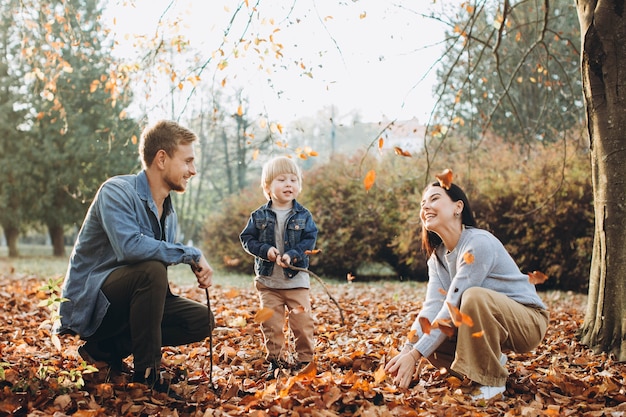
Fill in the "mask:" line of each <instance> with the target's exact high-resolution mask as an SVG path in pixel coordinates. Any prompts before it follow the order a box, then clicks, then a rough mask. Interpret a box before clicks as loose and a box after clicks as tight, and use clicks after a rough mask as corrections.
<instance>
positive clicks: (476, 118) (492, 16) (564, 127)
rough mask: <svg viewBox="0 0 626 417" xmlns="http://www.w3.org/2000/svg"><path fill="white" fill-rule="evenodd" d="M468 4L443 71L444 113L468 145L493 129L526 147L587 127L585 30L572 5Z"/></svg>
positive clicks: (533, 1)
mask: <svg viewBox="0 0 626 417" xmlns="http://www.w3.org/2000/svg"><path fill="white" fill-rule="evenodd" d="M464 5H465V7H464V8H463V9H461V10H462V12H459V13H456V14H455V15H454V16H455V17H454V19H453V20H452V21H451V22H450V26H451V28H450V30H448V32H447V37H446V39H447V41H446V53H445V54H444V55H443V56H442V65H441V66H440V67H439V69H438V71H437V74H438V78H439V80H440V83H439V87H437V91H438V93H440V94H441V95H440V97H441V106H439V108H438V113H437V114H438V115H439V116H443V117H444V118H448V120H451V121H452V125H453V126H455V127H456V128H457V130H458V131H459V132H461V133H462V134H463V135H464V136H466V137H467V138H469V139H472V140H478V141H479V140H481V139H482V138H483V137H484V136H483V135H484V133H485V132H486V131H493V132H495V133H496V135H497V136H501V137H504V138H507V139H508V140H511V141H515V142H517V143H520V144H526V145H533V144H535V143H537V142H541V141H555V140H559V139H560V138H561V137H562V132H564V131H568V130H570V129H571V128H572V126H577V125H580V123H581V120H582V118H583V103H582V100H581V98H580V89H581V80H580V69H579V66H580V65H579V51H580V42H579V33H580V30H579V26H578V19H577V16H576V8H575V6H574V4H573V2H572V1H571V0H552V1H549V2H546V1H544V0H524V1H515V2H510V1H506V2H505V5H504V7H503V8H501V9H500V8H497V7H495V6H496V2H489V1H475V2H466V3H464ZM490 6H491V7H490ZM443 120H445V119H443ZM443 120H442V119H439V120H438V121H441V122H442V123H446V122H445V121H443Z"/></svg>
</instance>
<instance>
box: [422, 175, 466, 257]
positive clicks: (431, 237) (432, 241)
mask: <svg viewBox="0 0 626 417" xmlns="http://www.w3.org/2000/svg"><path fill="white" fill-rule="evenodd" d="M430 187H441V184H439V182H433V183H432V184H430V185H428V186H427V187H426V188H425V189H424V192H426V190H428V189H429V188H430ZM441 189H442V190H444V191H445V192H446V194H448V197H450V199H452V201H459V200H460V201H462V202H463V211H462V212H461V222H462V223H463V225H464V226H471V227H475V226H476V220H474V214H473V213H472V209H471V208H470V204H469V200H468V199H467V196H466V195H465V192H464V191H463V190H462V189H461V187H459V186H458V185H456V184H450V188H449V189H445V188H444V187H441ZM422 194H423V193H422ZM440 244H441V238H440V237H439V236H438V235H437V234H436V233H434V232H429V231H428V230H426V228H425V227H424V225H423V224H422V250H423V251H424V252H426V255H427V256H428V257H430V255H432V253H433V252H434V251H435V250H436V249H437V247H438V246H439V245H440Z"/></svg>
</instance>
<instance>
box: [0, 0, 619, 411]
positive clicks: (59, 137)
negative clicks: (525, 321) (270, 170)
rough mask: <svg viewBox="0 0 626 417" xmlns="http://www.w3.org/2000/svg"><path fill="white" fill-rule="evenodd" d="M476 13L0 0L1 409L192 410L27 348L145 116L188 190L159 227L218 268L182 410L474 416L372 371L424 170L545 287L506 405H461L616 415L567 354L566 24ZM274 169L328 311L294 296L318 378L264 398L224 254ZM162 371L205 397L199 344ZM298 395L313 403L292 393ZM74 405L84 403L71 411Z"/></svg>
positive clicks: (575, 239)
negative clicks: (287, 178) (312, 331)
mask: <svg viewBox="0 0 626 417" xmlns="http://www.w3.org/2000/svg"><path fill="white" fill-rule="evenodd" d="M498 5H499V2H495V1H493V2H489V1H486V2H472V3H470V2H440V1H429V2H423V3H421V4H420V5H419V6H417V5H415V4H414V2H403V1H384V2H383V1H364V0H361V1H352V2H328V3H324V4H321V3H308V2H304V1H297V2H296V1H294V2H284V3H283V2H275V3H273V5H272V6H271V7H265V8H264V7H263V6H264V3H263V2H261V1H257V2H249V1H247V0H246V1H241V2H233V3H227V2H224V3H222V2H211V3H210V4H204V3H203V4H202V5H199V4H198V2H184V1H163V2H147V1H140V0H136V1H118V2H115V1H111V2H108V3H106V2H102V3H101V2H97V1H93V0H85V1H82V2H60V1H58V2H57V1H46V2H30V1H23V0H22V1H14V0H5V1H3V2H2V16H3V19H2V22H1V23H0V35H1V38H0V43H1V44H2V47H3V48H2V51H3V54H4V55H3V56H4V59H3V61H2V63H0V106H1V107H2V113H1V116H0V117H1V118H2V119H1V120H0V129H1V130H2V141H3V143H2V146H1V147H0V161H1V163H0V172H1V175H2V178H4V181H3V182H2V183H0V192H1V194H0V196H1V198H0V225H1V226H2V231H3V235H4V237H3V240H2V245H0V265H1V267H2V268H1V269H0V273H1V274H2V278H3V282H4V283H5V286H4V288H5V293H4V295H5V300H4V301H3V307H4V310H5V311H6V312H7V313H10V316H9V317H10V318H8V319H6V321H5V322H4V323H3V324H2V330H3V332H2V333H3V344H2V353H3V365H2V366H0V369H2V372H3V373H4V375H5V376H4V380H5V381H7V382H8V383H9V385H8V386H9V387H12V388H13V390H14V391H15V392H17V393H20V392H28V393H29V395H27V396H19V395H15V396H4V397H3V398H2V406H3V408H2V409H3V410H6V409H12V410H22V411H23V410H32V409H33V408H35V409H39V410H47V411H50V410H52V409H55V410H61V411H63V412H65V413H67V414H76V413H78V412H79V411H85V413H86V411H87V410H88V411H89V412H90V413H91V414H89V415H98V413H101V414H102V413H104V414H106V413H107V412H110V411H111V410H112V409H116V410H118V411H120V410H126V411H128V412H130V411H129V410H132V411H133V412H135V411H136V412H137V413H142V412H146V410H148V411H150V410H152V408H151V407H156V408H157V409H159V410H160V411H161V412H166V411H171V410H172V409H173V410H175V411H177V412H180V413H183V414H184V413H187V414H189V415H192V414H193V413H195V415H197V414H198V412H199V411H198V409H196V410H195V411H194V412H193V413H192V412H191V411H189V406H188V405H187V407H186V408H185V407H174V406H170V405H169V404H168V405H167V406H165V405H163V404H159V403H158V401H156V402H155V401H153V402H151V403H149V404H148V405H146V403H145V401H144V398H143V397H142V396H138V397H134V396H133V395H127V394H128V392H127V391H124V389H122V388H120V385H119V384H110V382H108V381H102V380H100V379H98V377H95V378H91V379H88V378H86V377H87V376H88V375H89V372H87V371H88V369H85V368H84V367H83V366H84V364H80V363H79V362H78V361H77V359H76V357H75V355H73V354H72V351H73V348H74V347H75V346H76V344H77V343H78V341H77V340H68V339H64V340H61V341H58V340H57V341H55V340H54V338H53V337H50V336H51V335H50V333H49V325H50V323H48V321H50V320H51V319H53V318H54V314H53V313H52V311H53V310H52V309H51V310H50V312H48V311H47V310H46V307H54V305H55V303H57V302H58V301H59V300H58V299H55V297H56V294H58V286H59V285H60V281H61V280H62V277H63V274H64V272H65V267H66V265H67V257H68V255H69V248H70V247H71V245H72V243H73V240H74V238H75V236H76V233H77V228H78V227H80V224H81V222H82V219H83V216H84V214H85V212H86V209H87V207H88V205H89V203H90V201H91V199H92V198H93V195H94V194H95V192H96V190H97V188H98V186H99V185H100V184H101V182H102V181H103V180H104V179H106V178H108V177H109V176H111V175H116V174H121V173H129V172H136V171H137V170H138V169H139V168H140V165H139V162H138V159H137V155H136V147H137V140H138V137H139V134H140V132H141V128H142V127H143V126H145V125H146V124H148V123H150V122H152V121H154V120H156V119H159V118H170V119H175V120H178V121H179V122H181V123H183V124H185V125H186V126H189V127H190V128H192V129H193V130H195V131H196V132H197V133H198V136H199V138H200V141H199V143H198V146H197V149H196V151H197V157H198V164H197V165H198V170H199V172H198V175H197V176H196V177H195V178H194V179H193V181H191V183H190V187H189V189H188V191H187V192H186V193H185V194H182V195H176V196H175V205H176V207H177V212H178V215H179V219H180V231H179V236H180V239H181V241H183V242H189V243H193V244H195V245H197V246H199V247H200V248H202V249H203V250H204V251H205V253H206V254H207V258H208V259H209V261H210V262H211V263H212V264H213V265H214V266H215V267H216V268H217V269H218V273H217V274H216V287H215V288H214V289H213V292H212V295H211V296H212V299H213V300H212V301H213V303H214V305H215V306H216V307H215V308H216V310H217V313H218V314H217V316H218V320H219V323H218V324H219V325H220V329H221V330H220V331H219V333H218V334H216V346H218V347H219V350H218V351H217V352H213V353H211V355H213V354H214V358H215V360H216V362H217V363H219V368H218V369H217V374H216V383H217V384H218V385H219V391H218V392H217V393H213V394H211V393H207V392H205V391H203V390H202V389H200V388H199V386H195V385H194V384H193V383H189V384H187V385H185V386H184V387H183V389H185V390H189V392H191V393H193V395H194V396H195V397H194V400H195V401H197V403H198V404H200V405H201V406H202V407H204V408H205V409H210V408H215V409H216V410H217V409H219V410H222V412H226V411H227V410H229V409H230V410H231V411H232V414H242V415H243V414H246V413H247V412H249V411H250V410H251V409H252V410H268V409H270V408H272V407H274V408H273V411H272V413H273V414H275V415H280V414H281V413H287V412H288V411H281V407H282V410H291V409H293V407H296V406H297V407H301V408H302V410H308V411H310V409H309V408H310V407H311V406H312V405H315V406H316V407H317V408H318V409H320V408H321V409H324V410H327V411H328V413H331V410H332V412H333V413H335V414H328V415H352V414H357V413H361V414H363V415H368V414H367V413H370V415H385V413H386V412H387V411H389V412H391V411H390V410H391V409H393V410H396V411H395V413H396V414H397V415H412V414H411V411H410V410H413V411H414V412H415V410H422V411H423V413H426V414H427V411H428V412H430V413H432V414H435V415H436V414H438V413H442V412H445V411H443V410H448V411H447V412H452V411H450V410H456V412H457V413H460V412H472V410H474V411H475V408H473V407H474V406H473V405H469V404H467V403H466V402H464V400H463V399H462V395H461V396H460V397H459V392H458V391H457V390H456V388H459V389H460V388H461V387H460V382H459V383H458V385H455V384H457V383H456V382H454V381H450V380H449V378H446V376H445V375H439V374H438V371H437V370H432V369H424V371H423V372H424V377H425V380H426V381H427V382H426V383H425V384H420V385H419V386H418V388H417V389H416V390H414V391H413V392H411V393H402V392H399V391H398V390H397V389H395V388H393V386H391V384H390V381H389V380H386V379H385V377H384V375H382V374H381V373H380V369H381V368H380V365H381V363H383V362H384V360H385V357H387V355H391V354H393V353H394V349H396V348H397V347H398V343H401V341H402V340H403V338H404V337H405V332H406V327H407V324H408V323H410V322H411V321H412V318H411V317H412V316H414V314H415V313H416V312H417V311H418V310H419V307H420V300H421V298H422V295H423V288H424V286H423V282H424V280H425V279H426V266H425V259H424V256H423V254H422V253H421V252H420V240H419V230H420V224H419V203H420V200H421V191H422V190H423V188H424V187H425V186H426V184H428V183H429V182H432V181H434V176H435V174H437V173H439V172H441V171H443V170H444V169H446V168H450V169H452V170H453V171H454V178H455V179H454V181H455V182H456V183H458V184H459V185H461V186H462V187H463V188H464V189H465V190H466V191H467V192H468V195H469V197H470V201H471V203H472V209H473V211H474V212H475V215H476V217H477V220H478V222H479V226H480V227H484V228H486V229H488V230H490V231H492V232H493V233H494V234H495V235H496V236H497V237H498V238H500V239H501V240H502V241H503V243H504V244H505V245H506V247H507V249H508V250H509V251H510V252H511V254H512V256H513V258H514V259H515V260H516V261H517V263H518V265H519V266H520V268H521V270H522V271H524V272H533V271H541V272H543V273H545V274H546V275H547V276H548V280H547V281H546V282H545V283H543V284H541V285H539V286H538V289H539V291H540V292H541V294H542V296H543V297H544V298H545V299H546V300H547V302H548V304H549V305H550V308H551V310H552V311H553V316H552V321H551V324H552V326H551V327H552V328H551V330H550V333H549V335H548V336H547V339H546V342H545V344H544V345H542V347H541V349H539V350H538V351H537V352H535V355H532V354H531V355H528V356H524V355H519V356H517V357H515V356H513V357H512V358H511V359H512V360H511V363H512V364H511V371H512V375H513V377H512V381H510V383H509V384H508V386H509V399H508V400H506V401H503V402H502V403H497V404H491V405H490V406H489V407H487V408H484V409H482V410H481V411H482V412H483V413H484V414H487V415H503V414H504V413H506V412H508V413H509V415H559V413H563V414H564V415H571V414H572V413H574V414H575V413H588V414H587V415H602V414H601V412H602V410H603V409H609V410H614V411H616V412H621V411H620V410H621V409H619V408H618V407H619V405H618V404H620V403H622V402H623V401H624V392H623V385H624V384H623V381H624V378H625V377H624V369H623V365H619V364H617V363H616V362H615V361H614V358H611V357H610V356H608V355H606V354H603V353H597V352H596V353H593V352H591V351H589V350H587V349H586V348H585V347H584V346H582V345H580V344H579V343H578V342H577V341H576V339H575V338H574V334H575V333H576V332H577V331H578V328H579V326H580V324H581V323H582V315H583V312H584V309H585V306H586V300H587V298H586V296H585V293H586V291H587V290H588V287H589V271H590V268H591V260H592V248H593V237H594V206H593V187H592V178H591V162H590V159H591V152H590V146H589V143H588V135H587V126H586V119H585V112H584V105H583V99H582V93H581V91H582V81H581V75H580V51H581V45H580V29H579V23H578V18H577V15H576V8H575V5H574V4H572V3H571V2H570V1H565V0H562V1H550V2H547V3H546V2H539V1H534V0H531V1H520V2H515V3H513V4H509V6H510V9H507V13H508V14H507V15H506V18H507V19H504V16H503V15H502V10H501V9H500V8H499V7H498ZM496 45H497V48H496ZM276 155H288V156H291V157H293V158H296V159H297V160H298V161H299V163H300V164H301V166H302V168H303V170H304V189H303V193H302V197H301V202H302V203H303V204H305V205H306V206H307V207H308V208H309V209H310V210H311V211H312V213H313V216H314V218H315V220H316V222H317V224H318V227H319V228H320V234H319V237H318V249H320V250H321V252H320V253H319V254H317V255H315V256H313V257H312V264H311V270H312V271H314V272H315V273H317V274H319V275H321V276H322V277H323V278H324V280H325V282H326V283H328V284H329V285H330V286H331V292H332V293H334V294H335V295H336V296H337V298H338V299H339V301H340V304H341V305H342V306H344V308H345V309H346V311H345V313H346V316H347V317H348V325H347V326H346V324H345V323H340V322H339V321H338V319H337V314H336V313H337V311H336V309H335V307H334V306H333V305H332V304H330V303H329V302H328V301H329V300H328V297H327V296H326V294H325V293H324V291H321V290H320V288H319V287H315V283H314V291H313V296H314V298H315V302H314V304H315V305H316V308H317V309H318V311H319V313H318V314H319V317H318V320H319V321H320V323H321V325H320V328H318V332H319V334H320V345H319V350H320V367H321V368H320V373H319V374H318V375H317V377H316V378H312V379H311V378H310V376H309V379H306V378H305V379H295V380H294V379H286V380H285V381H283V382H284V383H285V384H287V385H285V386H282V389H283V390H282V391H281V390H280V389H277V387H276V386H274V387H273V390H272V387H271V386H262V387H259V386H258V385H255V383H254V382H251V380H250V375H253V374H254V373H255V372H258V370H259V366H260V365H259V364H260V363H262V360H261V357H260V352H258V349H259V346H258V328H257V327H258V323H256V322H255V320H254V316H255V308H256V300H255V298H254V294H253V292H252V291H251V288H250V282H251V279H252V262H251V259H250V258H249V257H248V256H247V255H245V254H244V253H243V251H242V249H241V245H240V243H239V241H238V234H239V232H240V231H241V229H242V228H243V226H244V225H245V222H246V221H247V217H248V215H249V214H250V212H251V211H252V210H253V209H254V208H256V207H257V206H258V205H260V204H262V203H263V202H264V200H263V195H262V193H261V190H260V186H259V178H260V169H261V166H262V164H263V162H265V161H266V160H268V159H269V158H271V157H272V156H276ZM46 252H49V253H48V254H46ZM172 272H173V280H174V283H173V285H174V286H175V288H176V291H177V292H180V293H182V294H187V295H189V296H191V297H193V298H196V299H198V300H200V301H203V296H204V295H203V294H202V293H201V292H199V291H197V290H196V289H194V288H193V279H192V276H191V275H190V274H189V271H188V270H186V269H185V268H181V267H175V268H173V271H172ZM42 285H43V286H42ZM378 321H381V323H389V326H381V323H379V322H378ZM16 328H17V329H20V330H17V331H16V330H15V329H16ZM32 332H35V333H36V337H33V336H32ZM255 336H256V337H255ZM57 343H60V344H61V345H62V346H63V347H64V349H63V353H62V355H61V360H59V359H58V357H59V354H58V352H56V350H57V345H56V344H57ZM61 345H59V346H61ZM66 347H69V348H70V349H66ZM59 350H60V349H59ZM55 352H56V353H55ZM250 352H256V356H255V354H254V353H250ZM164 355H165V359H166V361H165V362H166V364H167V366H168V369H169V370H171V371H172V370H173V371H176V369H178V368H179V367H181V366H185V367H187V368H188V369H189V370H193V372H192V373H193V375H192V377H193V378H196V380H202V381H205V382H206V379H207V375H206V360H207V356H208V355H209V353H208V352H207V346H206V344H200V345H198V346H191V347H189V348H188V349H181V350H176V349H173V350H167V351H166V352H165V353H164ZM22 356H23V358H21V357H22ZM18 358H20V359H18ZM244 359H245V360H244ZM24 361H26V362H27V363H26V364H25V363H24ZM248 362H250V363H252V365H251V367H250V366H249V365H246V363H248ZM563 364H573V366H572V367H571V368H568V367H567V366H565V367H564V366H563ZM7 373H8V375H9V377H7V376H6V375H7ZM328 373H330V374H328ZM83 377H85V378H86V379H87V381H86V382H85V381H83ZM193 378H192V379H193ZM252 379H254V378H253V377H252ZM26 381H30V382H29V383H28V382H26ZM33 381H36V382H33ZM55 381H56V382H55ZM59 381H61V382H59ZM188 381H189V380H188ZM333 381H335V382H333ZM336 381H340V382H338V383H337V382H336ZM55 383H56V384H59V385H54V384H55ZM85 383H86V385H85ZM106 384H110V385H106ZM289 384H291V385H289ZM311 384H313V385H315V386H317V384H319V386H318V388H317V392H316V393H315V395H319V396H321V397H320V398H321V399H319V400H314V401H313V403H310V402H309V403H307V402H306V401H302V400H303V398H301V396H303V395H308V397H307V398H313V397H314V396H315V395H314V393H313V392H312V391H310V390H311V389H312V386H311ZM26 386H29V387H30V390H29V389H24V388H25V387H26ZM446 387H448V388H446ZM449 387H452V390H451V389H450V388H449ZM620 387H622V388H620ZM71 388H75V389H76V390H74V391H72V390H71ZM82 388H84V389H82ZM204 388H206V386H205V387H204ZM279 388H281V387H279ZM21 389H24V391H20V390H21ZM285 389H287V391H286V392H285V391H284V390H285ZM290 389H291V390H292V391H289V390H290ZM42 392H44V393H45V394H44V395H42ZM85 392H87V393H89V395H93V396H94V398H95V399H96V400H94V401H95V402H94V401H92V402H90V403H84V402H81V401H80V399H78V397H79V396H80V395H84V393H85ZM5 394H6V392H5ZM250 396H252V397H257V398H258V397H259V396H260V397H261V398H262V401H260V400H254V401H257V402H254V401H253V403H250V402H249V401H252V400H251V398H250ZM240 397H243V398H245V400H244V401H242V400H241V398H240ZM116 398H117V399H118V400H117V402H115V401H114V399H116ZM287 398H290V400H289V401H291V402H288V401H287ZM315 398H317V397H315ZM26 399H28V401H26ZM120 399H121V400H120ZM142 401H144V403H143V404H140V403H141V402H142ZM319 401H321V403H320V402H319ZM120 402H121V403H122V404H121V405H120ZM33 404H34V405H33ZM320 404H322V405H320ZM11 407H14V408H11ZM20 407H21V408H20ZM98 407H99V408H98ZM127 407H128V408H127ZM229 407H232V408H229ZM225 410H226V411H225ZM373 410H376V411H373ZM503 410H504V411H503ZM152 411H153V410H152ZM622 411H623V410H622ZM259 412H260V411H259ZM375 413H379V414H375ZM380 413H382V414H380ZM423 413H422V414H423ZM594 413H595V414H594ZM598 413H600V414H598ZM200 415H202V414H200ZM217 415H219V414H217Z"/></svg>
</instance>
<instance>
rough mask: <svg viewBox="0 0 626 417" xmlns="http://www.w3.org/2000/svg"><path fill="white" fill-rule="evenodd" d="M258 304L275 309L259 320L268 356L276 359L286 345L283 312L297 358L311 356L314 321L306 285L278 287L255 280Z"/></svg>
mask: <svg viewBox="0 0 626 417" xmlns="http://www.w3.org/2000/svg"><path fill="white" fill-rule="evenodd" d="M255 286H256V289H257V291H258V293H259V299H260V300H261V308H269V309H272V310H273V311H274V314H273V315H272V317H270V318H269V319H268V320H266V321H265V322H263V323H261V332H262V333H263V338H264V339H265V348H266V349H267V359H268V360H272V359H279V358H280V357H281V353H282V351H283V348H284V347H285V334H284V328H285V319H286V317H285V314H287V317H288V318H289V328H290V329H291V331H292V332H293V336H294V339H295V345H296V352H297V354H298V361H299V362H310V361H312V360H313V354H314V349H315V338H314V337H315V336H314V332H315V324H314V322H313V317H312V315H311V298H310V294H309V289H308V288H294V289H288V290H279V289H273V288H269V287H266V286H265V285H263V284H261V283H259V282H256V283H255Z"/></svg>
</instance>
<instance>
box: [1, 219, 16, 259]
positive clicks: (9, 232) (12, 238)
mask: <svg viewBox="0 0 626 417" xmlns="http://www.w3.org/2000/svg"><path fill="white" fill-rule="evenodd" d="M3 229H4V237H5V238H6V240H7V248H8V249H9V258H17V257H18V256H20V252H19V250H18V249H17V238H18V237H19V235H20V231H19V229H18V228H17V227H12V226H3Z"/></svg>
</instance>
